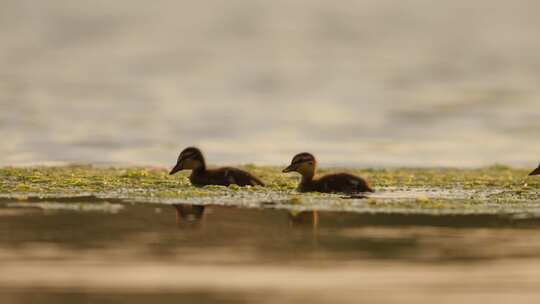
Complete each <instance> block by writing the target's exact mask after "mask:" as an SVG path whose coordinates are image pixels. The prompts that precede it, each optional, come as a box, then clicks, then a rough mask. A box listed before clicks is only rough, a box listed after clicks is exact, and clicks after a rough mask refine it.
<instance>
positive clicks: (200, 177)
mask: <svg viewBox="0 0 540 304" xmlns="http://www.w3.org/2000/svg"><path fill="white" fill-rule="evenodd" d="M184 169H186V170H192V171H191V176H190V177H189V180H190V181H191V183H192V184H193V185H195V186H206V185H220V186H229V185H238V186H264V183H263V182H261V181H260V180H259V179H258V178H256V177H255V176H253V175H251V174H250V173H249V172H246V171H243V170H240V169H236V168H231V167H223V168H218V169H207V168H206V163H205V161H204V156H203V154H202V153H201V150H199V149H197V148H194V147H189V148H186V149H184V151H182V153H180V156H178V162H177V163H176V166H174V168H173V169H172V170H171V172H170V173H169V174H170V175H173V174H175V173H176V172H178V171H181V170H184Z"/></svg>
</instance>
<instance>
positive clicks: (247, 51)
mask: <svg viewBox="0 0 540 304" xmlns="http://www.w3.org/2000/svg"><path fill="white" fill-rule="evenodd" d="M0 5H1V9H0V39H1V40H0V41H1V43H0V136H1V138H2V141H0V155H1V158H0V165H21V164H34V163H55V162H85V163H87V162H90V163H105V164H109V163H112V164H152V165H171V164H173V163H174V161H175V160H176V157H177V155H178V153H179V152H180V150H181V149H182V148H184V147H185V146H188V145H197V146H200V147H201V148H203V150H204V151H205V152H206V155H207V157H208V160H209V162H210V163H214V164H237V163H256V164H273V165H281V164H285V163H287V162H288V161H290V159H291V157H292V156H293V154H295V153H297V152H301V151H310V152H313V153H315V154H316V155H317V156H318V158H319V160H320V162H322V163H323V164H324V165H327V166H345V165H346V166H364V167H382V166H388V167H391V166H460V167H471V166H483V165H490V164H493V163H504V164H509V165H514V166H527V167H531V166H536V164H537V161H539V160H540V140H538V134H539V133H540V86H539V84H540V39H538V37H539V30H540V18H538V12H539V11H540V2H538V1H535V0H518V1H503V0H477V1H470V0H456V1H430V0H410V1H401V0H362V1H350V0H343V1H339V2H331V1H326V0H297V1H284V0H273V1H253V0H216V1H172V0H171V1H163V0H160V1H150V2H149V1H134V0H118V1H105V0H95V1H70V0H58V1H27V0H1V1H0Z"/></svg>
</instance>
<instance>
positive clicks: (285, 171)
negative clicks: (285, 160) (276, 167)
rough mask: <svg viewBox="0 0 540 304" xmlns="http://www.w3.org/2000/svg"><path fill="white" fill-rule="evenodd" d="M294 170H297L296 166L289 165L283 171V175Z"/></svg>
mask: <svg viewBox="0 0 540 304" xmlns="http://www.w3.org/2000/svg"><path fill="white" fill-rule="evenodd" d="M294 170H296V168H295V166H293V165H292V164H291V165H289V166H288V167H287V168H285V169H283V171H281V172H283V173H287V172H293V171H294Z"/></svg>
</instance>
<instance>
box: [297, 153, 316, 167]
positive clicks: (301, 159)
mask: <svg viewBox="0 0 540 304" xmlns="http://www.w3.org/2000/svg"><path fill="white" fill-rule="evenodd" d="M309 161H315V157H314V156H313V155H312V154H310V153H307V152H304V153H300V154H297V155H296V156H295V157H293V159H292V162H291V164H293V165H298V164H301V163H305V162H309Z"/></svg>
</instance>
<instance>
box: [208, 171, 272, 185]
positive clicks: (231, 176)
mask: <svg viewBox="0 0 540 304" xmlns="http://www.w3.org/2000/svg"><path fill="white" fill-rule="evenodd" d="M212 171H213V172H211V174H210V176H209V177H210V179H211V180H213V181H214V182H215V184H218V185H225V186H228V185H238V186H264V183H263V182H262V181H261V180H259V179H258V178H256V177H255V176H253V175H251V173H249V172H246V171H243V170H240V169H236V168H230V167H225V168H220V169H216V170H212Z"/></svg>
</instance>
